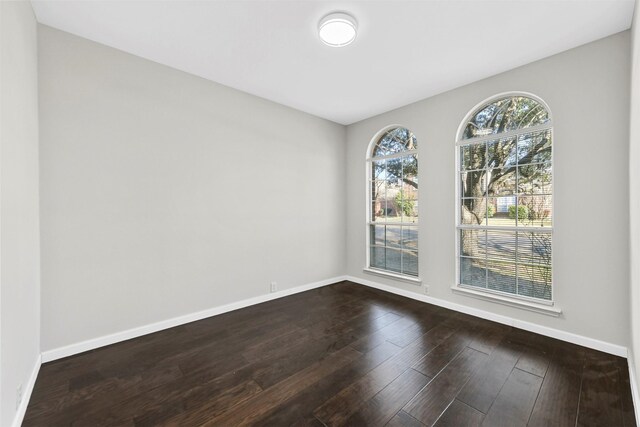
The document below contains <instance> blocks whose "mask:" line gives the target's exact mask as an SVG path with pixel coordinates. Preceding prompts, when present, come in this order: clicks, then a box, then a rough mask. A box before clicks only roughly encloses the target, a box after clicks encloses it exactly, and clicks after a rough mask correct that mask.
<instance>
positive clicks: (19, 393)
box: [16, 384, 22, 409]
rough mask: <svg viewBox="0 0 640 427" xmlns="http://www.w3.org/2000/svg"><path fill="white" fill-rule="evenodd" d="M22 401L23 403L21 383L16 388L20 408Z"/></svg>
mask: <svg viewBox="0 0 640 427" xmlns="http://www.w3.org/2000/svg"><path fill="white" fill-rule="evenodd" d="M21 403H22V384H20V385H19V386H18V388H17V389H16V409H18V408H20V404H21Z"/></svg>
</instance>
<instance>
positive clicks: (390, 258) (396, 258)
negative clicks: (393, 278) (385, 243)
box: [385, 248, 402, 273]
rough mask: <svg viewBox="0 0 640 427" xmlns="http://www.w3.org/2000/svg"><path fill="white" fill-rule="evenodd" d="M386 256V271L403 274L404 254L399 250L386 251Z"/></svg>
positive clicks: (388, 249) (389, 249)
mask: <svg viewBox="0 0 640 427" xmlns="http://www.w3.org/2000/svg"><path fill="white" fill-rule="evenodd" d="M385 254H386V257H387V259H386V266H385V269H387V270H390V271H394V272H397V273H401V272H402V270H401V269H402V252H401V251H400V250H398V249H391V248H387V249H385Z"/></svg>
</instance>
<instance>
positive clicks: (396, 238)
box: [386, 225, 402, 248]
mask: <svg viewBox="0 0 640 427" xmlns="http://www.w3.org/2000/svg"><path fill="white" fill-rule="evenodd" d="M386 236H387V246H390V247H394V248H399V247H400V243H401V242H402V230H401V227H400V226H399V225H394V226H391V225H387V234H386Z"/></svg>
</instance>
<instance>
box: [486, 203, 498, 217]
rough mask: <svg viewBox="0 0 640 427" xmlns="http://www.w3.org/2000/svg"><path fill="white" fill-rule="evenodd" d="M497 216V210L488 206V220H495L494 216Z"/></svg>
mask: <svg viewBox="0 0 640 427" xmlns="http://www.w3.org/2000/svg"><path fill="white" fill-rule="evenodd" d="M495 214H496V208H495V207H494V206H493V205H491V204H489V205H488V206H487V218H493V216H494V215H495Z"/></svg>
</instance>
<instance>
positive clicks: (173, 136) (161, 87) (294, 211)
mask: <svg viewBox="0 0 640 427" xmlns="http://www.w3.org/2000/svg"><path fill="white" fill-rule="evenodd" d="M39 53H40V64H39V66H40V123H41V136H42V137H41V141H40V156H41V157H40V162H41V169H40V173H41V180H40V184H41V190H40V191H41V218H42V347H43V351H46V350H51V349H54V348H58V347H61V346H64V345H68V344H73V343H77V342H80V341H83V340H87V339H92V338H96V337H100V336H103V335H106V334H110V333H115V332H119V331H123V330H126V329H130V328H133V327H138V326H142V325H146V324H150V323H153V322H157V321H161V320H166V319H169V318H172V317H175V316H179V315H184V314H189V313H193V312H196V311H199V310H204V309H208V308H212V307H216V306H219V305H222V304H226V303H230V302H235V301H239V300H242V299H245V298H249V297H254V296H258V295H262V294H266V293H268V292H269V284H270V282H271V281H276V282H278V286H279V289H281V290H282V289H286V288H290V287H294V286H298V285H303V284H307V283H311V282H315V281H319V280H323V279H328V278H331V277H335V276H338V275H342V274H344V271H345V269H346V266H345V258H346V257H345V247H344V246H345V245H344V233H345V222H344V213H345V212H344V198H345V189H344V171H345V168H344V158H345V156H344V150H345V137H346V134H345V128H344V127H343V126H340V125H337V124H335V123H332V122H329V121H326V120H322V119H318V118H315V117H313V116H310V115H308V114H305V113H301V112H298V111H295V110H293V109H290V108H287V107H284V106H281V105H278V104H275V103H273V102H269V101H266V100H263V99H260V98H257V97H255V96H251V95H247V94H244V93H241V92H238V91H236V90H233V89H230V88H227V87H224V86H221V85H219V84H216V83H212V82H210V81H206V80H204V79H201V78H198V77H194V76H192V75H188V74H186V73H183V72H180V71H176V70H174V69H171V68H168V67H166V66H162V65H158V64H156V63H153V62H150V61H147V60H144V59H141V58H138V57H135V56H132V55H129V54H126V53H123V52H120V51H118V50H115V49H112V48H109V47H106V46H103V45H99V44H97V43H94V42H91V41H88V40H85V39H82V38H79V37H76V36H73V35H70V34H67V33H64V32H61V31H58V30H54V29H52V28H48V27H44V26H40V27H39ZM256 72H257V73H259V70H256Z"/></svg>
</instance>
